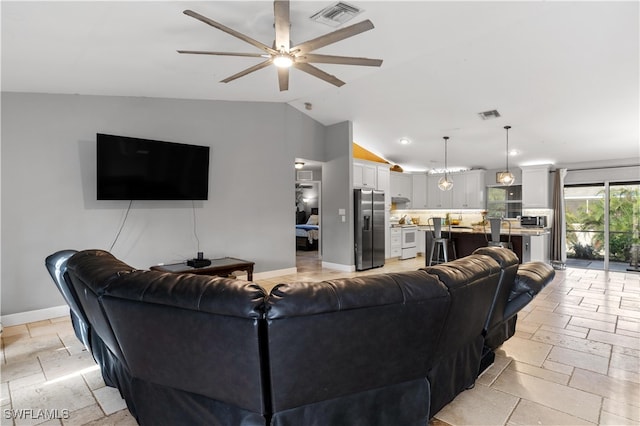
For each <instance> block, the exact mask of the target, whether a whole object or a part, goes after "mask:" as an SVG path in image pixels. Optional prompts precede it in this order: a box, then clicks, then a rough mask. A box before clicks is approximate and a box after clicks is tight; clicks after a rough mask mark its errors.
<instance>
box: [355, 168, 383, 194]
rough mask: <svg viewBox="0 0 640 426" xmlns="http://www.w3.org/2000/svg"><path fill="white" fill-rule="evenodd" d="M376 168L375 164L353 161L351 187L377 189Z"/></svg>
mask: <svg viewBox="0 0 640 426" xmlns="http://www.w3.org/2000/svg"><path fill="white" fill-rule="evenodd" d="M377 177H378V169H377V167H376V166H375V165H373V164H369V163H363V162H355V161H354V163H353V187H354V188H369V189H377Z"/></svg>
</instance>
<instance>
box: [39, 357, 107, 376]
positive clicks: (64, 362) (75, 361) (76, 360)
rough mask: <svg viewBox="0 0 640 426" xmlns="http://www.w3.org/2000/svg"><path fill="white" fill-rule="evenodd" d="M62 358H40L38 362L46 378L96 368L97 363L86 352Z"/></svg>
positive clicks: (79, 372)
mask: <svg viewBox="0 0 640 426" xmlns="http://www.w3.org/2000/svg"><path fill="white" fill-rule="evenodd" d="M65 354H66V356H65V357H64V358H53V359H42V358H41V359H40V364H41V365H42V369H43V371H44V374H45V376H46V377H47V380H53V379H57V378H59V377H63V376H67V375H70V374H71V375H73V374H81V372H83V371H84V370H87V369H93V368H96V367H97V365H96V363H95V361H94V360H93V357H92V356H91V354H89V353H88V352H82V353H80V354H78V355H68V354H67V353H66V351H65Z"/></svg>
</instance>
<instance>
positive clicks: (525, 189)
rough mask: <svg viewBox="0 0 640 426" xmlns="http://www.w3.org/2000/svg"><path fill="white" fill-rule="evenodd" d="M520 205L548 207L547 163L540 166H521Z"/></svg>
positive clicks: (548, 167) (524, 206)
mask: <svg viewBox="0 0 640 426" xmlns="http://www.w3.org/2000/svg"><path fill="white" fill-rule="evenodd" d="M520 168H521V169H522V207H523V208H529V209H530V208H543V209H547V208H549V207H550V203H549V169H550V165H549V164H543V165H540V166H522V167H520Z"/></svg>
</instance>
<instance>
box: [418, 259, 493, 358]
mask: <svg viewBox="0 0 640 426" xmlns="http://www.w3.org/2000/svg"><path fill="white" fill-rule="evenodd" d="M423 270H424V271H426V272H427V273H429V274H432V275H435V276H437V277H438V279H440V281H442V282H443V283H444V285H445V286H446V287H447V288H448V290H449V293H450V295H451V307H450V309H449V313H448V315H447V318H446V321H445V324H444V329H443V333H442V339H441V340H440V342H439V344H438V356H439V357H443V356H447V355H450V354H455V353H456V352H458V350H459V349H460V348H462V347H463V346H464V345H467V344H469V342H472V341H474V340H477V339H478V338H480V337H481V336H482V330H483V328H484V325H485V322H486V319H487V313H488V312H489V310H490V308H491V304H492V302H493V298H494V295H495V293H496V290H497V288H498V281H499V280H500V274H501V269H500V265H498V263H497V262H496V261H495V260H493V259H492V258H491V257H489V256H486V255H476V254H472V255H469V256H465V257H462V258H460V259H456V260H452V261H450V262H447V263H443V264H440V265H436V266H430V267H427V268H423ZM481 346H482V345H481V344H480V350H481Z"/></svg>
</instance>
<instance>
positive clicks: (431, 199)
mask: <svg viewBox="0 0 640 426" xmlns="http://www.w3.org/2000/svg"><path fill="white" fill-rule="evenodd" d="M441 177H442V175H429V176H428V177H427V208H429V209H450V208H451V206H452V202H453V197H452V193H451V192H452V191H442V190H440V188H439V187H438V181H439V180H440V178H441ZM455 185H456V182H455V179H454V181H453V186H454V188H455Z"/></svg>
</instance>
